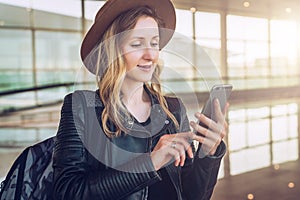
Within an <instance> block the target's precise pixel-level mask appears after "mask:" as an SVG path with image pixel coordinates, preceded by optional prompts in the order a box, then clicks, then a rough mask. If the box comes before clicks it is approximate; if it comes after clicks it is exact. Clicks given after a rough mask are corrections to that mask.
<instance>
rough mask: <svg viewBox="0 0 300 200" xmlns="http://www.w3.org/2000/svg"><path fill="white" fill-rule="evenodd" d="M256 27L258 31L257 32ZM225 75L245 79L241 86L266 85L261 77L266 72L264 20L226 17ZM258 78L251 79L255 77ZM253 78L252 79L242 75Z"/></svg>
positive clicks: (265, 20) (266, 23) (267, 64)
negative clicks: (226, 72)
mask: <svg viewBox="0 0 300 200" xmlns="http://www.w3.org/2000/svg"><path fill="white" fill-rule="evenodd" d="M258 30H259V31H258ZM227 38H228V40H227V56H228V57H227V63H228V75H229V76H230V77H235V78H239V77H240V78H244V80H240V82H239V83H240V84H241V82H245V81H249V82H247V83H246V84H245V85H244V88H245V87H247V88H250V87H251V88H259V87H263V86H268V84H269V82H268V81H264V80H263V79H262V78H261V77H262V76H264V77H266V78H265V80H267V77H268V75H269V71H270V70H269V50H268V49H269V45H268V20H267V19H263V18H254V17H243V16H235V15H228V16H227ZM258 76H259V77H260V78H258V79H257V78H255V77H258ZM250 77H251V79H253V78H254V79H255V80H254V81H251V80H245V78H250Z"/></svg>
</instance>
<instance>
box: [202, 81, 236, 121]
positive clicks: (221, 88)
mask: <svg viewBox="0 0 300 200" xmlns="http://www.w3.org/2000/svg"><path fill="white" fill-rule="evenodd" d="M231 91H232V85H230V84H220V85H214V86H213V87H212V89H211V91H210V93H209V98H208V100H207V101H206V103H205V105H204V107H203V109H202V111H201V113H202V114H204V115H205V116H207V117H208V118H210V119H212V120H214V121H216V116H215V107H214V100H215V99H216V98H217V99H218V100H219V102H220V107H221V110H224V108H225V105H226V103H227V101H228V99H229V97H230V94H231ZM199 124H200V125H201V126H205V125H204V124H201V123H199ZM205 127H206V126H205Z"/></svg>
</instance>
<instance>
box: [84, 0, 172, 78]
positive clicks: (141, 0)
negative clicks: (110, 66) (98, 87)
mask: <svg viewBox="0 0 300 200" xmlns="http://www.w3.org/2000/svg"><path fill="white" fill-rule="evenodd" d="M141 6H148V7H150V8H152V9H153V10H154V11H155V12H156V14H157V15H158V17H160V18H161V19H162V20H163V22H164V25H165V27H162V28H164V29H169V30H175V26H176V15H175V8H174V5H173V3H172V2H171V1H170V0H108V1H107V2H106V3H105V4H104V5H103V6H102V7H101V8H100V10H99V11H98V13H97V15H96V17H95V21H94V23H93V24H92V26H91V27H90V29H89V31H88V32H87V33H86V35H85V37H84V39H83V41H82V44H81V50H80V55H81V59H82V61H84V60H85V58H86V57H87V56H88V55H89V53H90V52H91V51H92V50H93V48H94V47H95V46H96V45H97V44H98V43H99V41H100V40H101V37H102V36H103V34H104V32H105V31H106V30H107V28H108V27H109V26H110V25H111V24H112V22H113V21H114V20H115V19H116V18H117V17H118V16H119V15H120V14H121V13H123V12H125V11H127V10H130V9H133V8H136V7H141ZM172 35H173V31H167V33H165V34H164V36H163V37H161V39H160V44H159V46H160V49H162V48H163V47H164V46H165V45H166V44H167V43H168V42H169V40H170V39H171V38H172ZM88 69H89V68H88ZM90 71H91V70H90ZM92 73H94V72H92Z"/></svg>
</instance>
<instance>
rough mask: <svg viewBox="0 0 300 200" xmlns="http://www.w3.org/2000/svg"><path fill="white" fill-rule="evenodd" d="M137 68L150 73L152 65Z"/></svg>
mask: <svg viewBox="0 0 300 200" xmlns="http://www.w3.org/2000/svg"><path fill="white" fill-rule="evenodd" d="M137 67H138V68H139V69H141V70H143V71H150V70H151V67H152V65H138V66H137Z"/></svg>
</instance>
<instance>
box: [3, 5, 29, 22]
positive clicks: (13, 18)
mask: <svg viewBox="0 0 300 200" xmlns="http://www.w3.org/2000/svg"><path fill="white" fill-rule="evenodd" d="M2 1H3V0H2ZM2 1H0V26H23V27H24V26H25V27H28V26H30V12H29V10H28V9H27V8H26V7H16V6H12V5H7V4H2V3H1V2H2ZM20 2H21V1H20ZM12 13H13V14H12Z"/></svg>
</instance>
